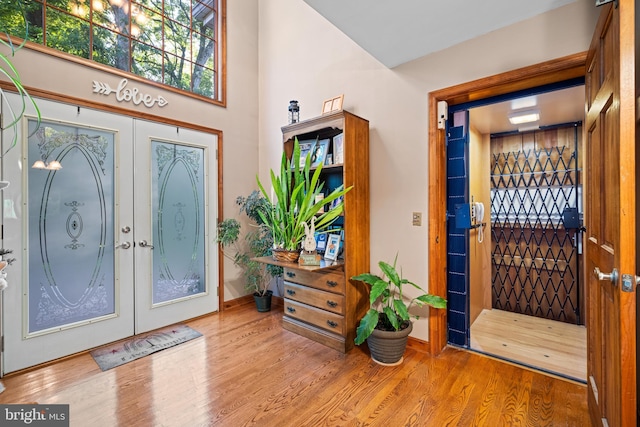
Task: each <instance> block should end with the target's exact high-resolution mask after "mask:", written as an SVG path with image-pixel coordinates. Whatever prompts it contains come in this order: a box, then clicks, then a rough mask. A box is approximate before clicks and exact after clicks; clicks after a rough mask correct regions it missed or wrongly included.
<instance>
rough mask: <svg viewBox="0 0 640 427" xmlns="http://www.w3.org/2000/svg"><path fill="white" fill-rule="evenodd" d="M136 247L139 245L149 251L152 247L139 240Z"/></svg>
mask: <svg viewBox="0 0 640 427" xmlns="http://www.w3.org/2000/svg"><path fill="white" fill-rule="evenodd" d="M138 245H140V247H141V248H149V249H153V245H150V244H149V243H147V241H146V240H140V241H139V242H138Z"/></svg>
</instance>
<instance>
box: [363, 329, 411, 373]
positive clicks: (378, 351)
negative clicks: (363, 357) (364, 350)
mask: <svg viewBox="0 0 640 427" xmlns="http://www.w3.org/2000/svg"><path fill="white" fill-rule="evenodd" d="M412 330H413V323H411V322H409V327H407V328H405V329H401V330H399V331H381V330H379V329H374V330H373V332H372V333H371V335H369V338H367V345H368V346H369V351H370V352H371V358H372V359H373V361H374V362H377V363H379V364H381V365H398V364H400V363H402V360H403V356H404V350H405V348H406V347H407V339H408V338H409V334H410V333H411V331H412Z"/></svg>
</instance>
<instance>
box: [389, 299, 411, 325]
mask: <svg viewBox="0 0 640 427" xmlns="http://www.w3.org/2000/svg"><path fill="white" fill-rule="evenodd" d="M393 308H394V310H395V311H396V313H397V314H398V316H400V318H401V319H402V320H409V310H407V306H406V304H405V303H404V301H402V300H401V299H394V300H393Z"/></svg>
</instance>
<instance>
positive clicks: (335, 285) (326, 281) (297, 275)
mask: <svg viewBox="0 0 640 427" xmlns="http://www.w3.org/2000/svg"><path fill="white" fill-rule="evenodd" d="M284 280H286V281H288V282H294V283H300V284H302V285H306V286H311V287H312V288H316V289H320V290H323V291H329V292H333V293H337V294H343V295H344V292H345V280H344V272H343V271H305V270H296V269H293V268H285V269H284Z"/></svg>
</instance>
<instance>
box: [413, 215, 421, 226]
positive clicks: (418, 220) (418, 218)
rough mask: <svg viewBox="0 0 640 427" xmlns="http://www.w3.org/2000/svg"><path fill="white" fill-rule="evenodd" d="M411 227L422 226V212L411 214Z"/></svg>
mask: <svg viewBox="0 0 640 427" xmlns="http://www.w3.org/2000/svg"><path fill="white" fill-rule="evenodd" d="M413 225H415V226H416V227H420V226H421V225H422V212H414V213H413Z"/></svg>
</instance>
